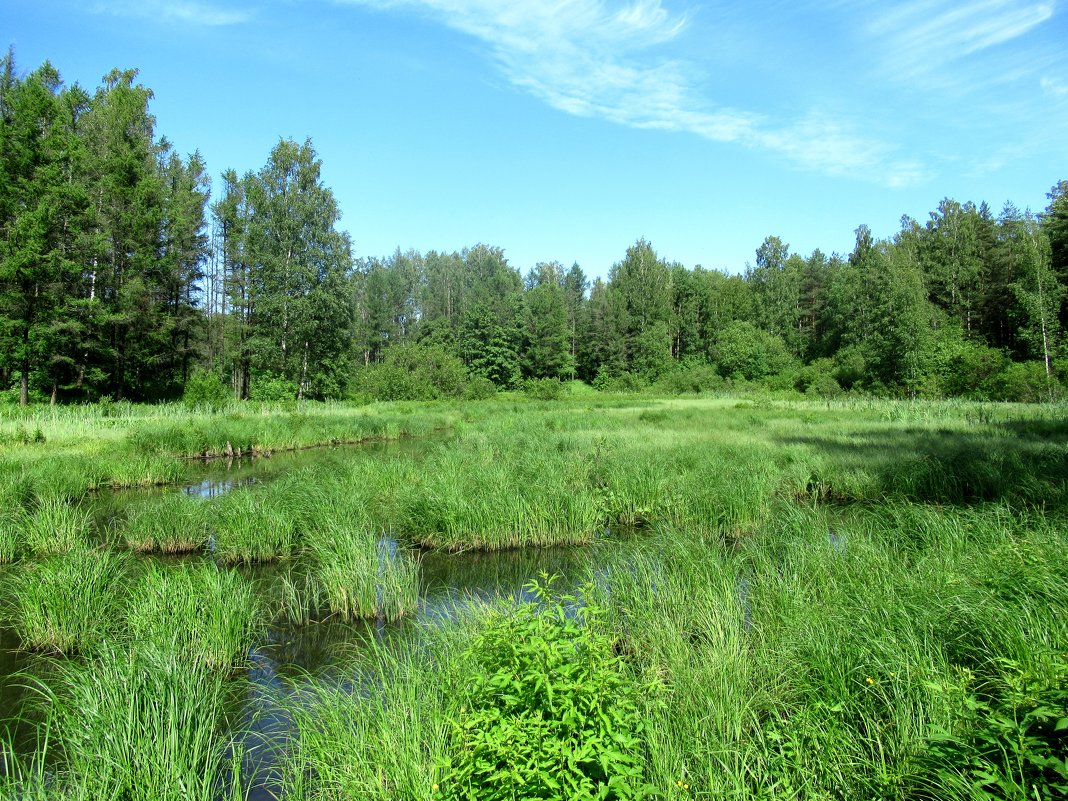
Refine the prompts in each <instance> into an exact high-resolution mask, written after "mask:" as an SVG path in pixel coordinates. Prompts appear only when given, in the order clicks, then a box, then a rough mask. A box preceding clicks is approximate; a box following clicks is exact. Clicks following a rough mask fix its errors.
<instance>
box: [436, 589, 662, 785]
mask: <svg viewBox="0 0 1068 801" xmlns="http://www.w3.org/2000/svg"><path fill="white" fill-rule="evenodd" d="M527 589H528V590H529V591H530V592H531V594H532V595H533V596H534V600H535V602H534V603H527V604H521V605H519V606H516V607H513V608H512V609H509V610H507V611H504V612H502V613H500V614H499V615H498V616H496V617H494V618H491V619H490V621H489V622H488V624H487V625H486V627H485V628H484V629H483V630H482V631H481V632H480V633H479V634H478V635H477V636H476V637H475V638H474V640H473V641H472V643H471V644H470V646H469V648H468V651H467V659H468V660H469V661H470V663H471V665H472V670H473V673H472V675H471V677H470V681H469V685H468V687H469V690H468V694H467V697H466V698H465V705H464V706H463V707H462V708H461V711H460V715H459V720H457V721H455V722H453V724H452V739H453V742H452V744H451V747H450V748H449V749H448V752H447V753H448V756H446V757H445V760H444V764H443V765H442V772H443V776H442V778H441V780H440V787H441V790H440V793H441V797H443V798H446V799H467V798H479V799H487V800H488V801H493V799H501V800H502V801H503V799H509V800H510V799H514V798H568V799H594V798H611V799H636V798H645V797H648V796H649V795H651V793H650V788H648V787H647V785H646V784H645V781H644V763H643V759H642V756H641V746H640V743H641V735H642V730H643V726H644V724H643V720H642V715H641V713H640V711H639V705H638V693H637V688H636V687H635V686H634V685H633V684H632V683H631V682H630V681H629V680H628V677H627V676H626V674H625V671H624V666H623V663H622V660H621V658H620V657H619V656H618V655H616V654H614V653H613V652H612V646H611V640H610V638H609V637H607V636H606V635H605V634H603V633H602V632H600V631H599V630H598V629H597V627H596V623H597V621H596V618H597V617H598V615H600V610H599V609H598V608H596V607H593V606H585V607H583V606H580V605H579V602H578V601H577V600H576V599H575V598H573V597H568V596H556V595H554V594H553V593H552V592H551V580H546V579H543V582H542V583H540V584H538V583H534V584H531V585H528V588H527Z"/></svg>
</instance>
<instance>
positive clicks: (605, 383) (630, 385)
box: [593, 370, 649, 392]
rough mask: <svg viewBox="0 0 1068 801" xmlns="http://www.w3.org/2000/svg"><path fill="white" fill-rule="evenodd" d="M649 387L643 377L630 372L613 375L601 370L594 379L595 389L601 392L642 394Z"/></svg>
mask: <svg viewBox="0 0 1068 801" xmlns="http://www.w3.org/2000/svg"><path fill="white" fill-rule="evenodd" d="M648 386H649V384H648V382H647V381H646V380H645V378H644V377H643V376H641V375H639V374H638V373H632V372H629V371H624V372H622V373H615V374H613V373H610V372H609V371H607V370H601V371H600V372H599V373H597V377H596V378H595V379H593V388H594V389H596V390H598V391H599V392H642V391H643V390H645V389H647V388H648Z"/></svg>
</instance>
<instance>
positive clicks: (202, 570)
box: [127, 561, 265, 672]
mask: <svg viewBox="0 0 1068 801" xmlns="http://www.w3.org/2000/svg"><path fill="white" fill-rule="evenodd" d="M264 614H265V610H264V609H263V607H262V604H261V602H260V599H259V597H258V596H257V595H256V593H255V592H254V590H253V586H252V583H251V582H250V581H249V580H248V579H247V578H245V577H244V576H242V575H240V574H238V573H236V572H234V571H232V570H228V569H224V568H220V567H218V566H216V565H215V564H214V563H212V562H207V561H201V562H196V563H193V564H178V565H161V564H152V565H151V566H150V567H149V568H148V570H147V571H145V573H144V574H143V575H142V576H140V578H139V579H138V581H137V583H136V585H134V589H133V593H132V598H131V601H130V605H129V612H128V618H127V621H128V622H127V628H128V632H129V636H130V637H131V638H132V640H133V642H134V643H136V644H137V645H138V647H142V646H147V645H151V646H152V647H155V648H158V649H160V650H163V651H166V652H168V653H170V652H173V653H174V654H176V655H177V656H178V657H179V658H181V659H182V660H186V661H189V662H191V663H194V664H198V665H205V666H207V667H209V668H212V669H214V670H220V671H224V672H225V671H230V670H233V669H234V668H237V667H239V666H241V665H242V664H243V663H244V662H245V659H246V656H247V654H248V651H249V648H250V647H251V646H252V645H253V644H254V643H255V642H256V641H257V640H258V638H259V637H260V636H262V634H263V630H264V624H265V620H264Z"/></svg>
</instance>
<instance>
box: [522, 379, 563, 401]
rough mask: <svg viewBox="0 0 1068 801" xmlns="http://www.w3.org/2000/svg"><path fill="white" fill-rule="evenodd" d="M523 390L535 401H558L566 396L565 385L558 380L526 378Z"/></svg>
mask: <svg viewBox="0 0 1068 801" xmlns="http://www.w3.org/2000/svg"><path fill="white" fill-rule="evenodd" d="M523 390H524V392H526V394H527V397H528V398H534V399H535V400H560V398H562V397H564V396H565V395H567V384H565V383H564V382H563V381H561V380H560V379H559V378H528V379H527V382H526V384H525V385H524V387H523Z"/></svg>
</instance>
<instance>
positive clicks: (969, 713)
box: [911, 656, 1068, 801]
mask: <svg viewBox="0 0 1068 801" xmlns="http://www.w3.org/2000/svg"><path fill="white" fill-rule="evenodd" d="M998 668H999V675H997V676H996V677H994V678H993V679H991V680H989V681H986V682H980V681H977V680H976V677H975V676H974V675H973V674H972V673H971V672H970V671H966V670H961V671H960V673H959V681H958V682H957V683H956V684H952V685H950V686H943V685H934V686H932V688H931V689H932V690H933V692H934V693H935V695H936V696H940V697H941V699H942V700H943V701H944V702H945V703H947V704H948V705H949V706H950V707H951V708H952V709H954V711H955V714H954V718H955V720H954V721H953V723H952V724H951V727H950V730H948V731H946V730H942V729H937V728H936V729H934V730H932V732H931V734H930V736H929V738H928V742H927V743H926V745H925V747H924V748H923V749H922V750H921V752H920V754H919V756H918V757H917V770H916V771H915V773H914V775H913V776H912V777H911V783H912V784H913V785H914V787H915V791H914V794H913V795H912V796H911V797H914V798H925V799H926V798H930V799H936V798H937V799H958V798H959V799H962V800H963V799H969V801H971V799H1018V800H1019V801H1025V799H1032V798H1068V762H1066V761H1065V755H1066V754H1068V662H1066V661H1065V660H1064V657H1063V656H1061V657H1060V661H1059V664H1056V665H1055V666H1054V667H1053V670H1052V671H1050V672H1049V673H1048V674H1047V675H1036V674H1035V673H1034V672H1031V671H1028V670H1024V669H1022V668H1021V667H1020V666H1019V665H1017V664H1015V663H1014V662H1011V661H1007V660H1003V661H1001V662H1000V663H999V664H998Z"/></svg>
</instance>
